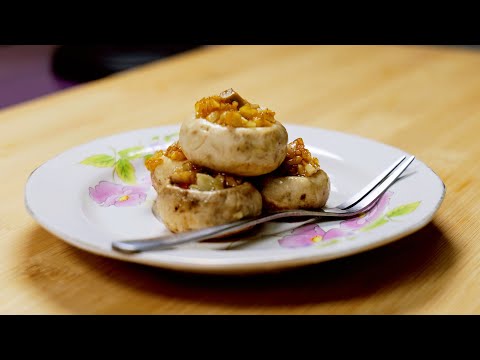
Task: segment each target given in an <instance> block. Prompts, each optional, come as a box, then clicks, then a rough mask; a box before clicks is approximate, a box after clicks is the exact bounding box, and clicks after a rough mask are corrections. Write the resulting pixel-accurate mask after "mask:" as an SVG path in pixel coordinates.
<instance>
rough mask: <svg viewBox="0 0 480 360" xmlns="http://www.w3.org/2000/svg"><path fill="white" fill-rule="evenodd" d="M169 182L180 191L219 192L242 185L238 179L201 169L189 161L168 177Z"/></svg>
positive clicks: (241, 181)
mask: <svg viewBox="0 0 480 360" xmlns="http://www.w3.org/2000/svg"><path fill="white" fill-rule="evenodd" d="M170 181H171V182H172V184H174V185H176V186H178V187H181V188H182V189H195V190H200V191H212V190H221V189H226V188H230V187H235V186H237V185H240V184H242V183H243V180H242V179H240V178H236V177H233V176H231V175H227V174H224V173H217V172H215V171H212V170H210V169H207V168H201V167H199V166H197V165H195V164H193V163H192V162H191V161H187V162H185V163H183V164H182V166H181V167H179V168H177V169H176V170H175V171H174V173H173V174H172V175H171V176H170Z"/></svg>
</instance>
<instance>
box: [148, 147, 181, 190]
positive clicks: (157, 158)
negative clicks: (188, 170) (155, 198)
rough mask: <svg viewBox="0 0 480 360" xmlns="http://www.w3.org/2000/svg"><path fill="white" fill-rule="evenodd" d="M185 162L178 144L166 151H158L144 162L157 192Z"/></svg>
mask: <svg viewBox="0 0 480 360" xmlns="http://www.w3.org/2000/svg"><path fill="white" fill-rule="evenodd" d="M186 161H187V158H186V157H185V154H184V153H183V151H182V149H181V147H180V146H179V145H178V142H175V143H173V144H172V145H170V146H169V147H168V148H167V150H166V151H163V150H159V151H157V152H155V153H154V154H153V155H152V156H151V157H150V158H148V159H147V160H145V167H146V168H147V169H148V170H149V171H150V175H151V178H152V185H153V187H154V188H155V190H156V191H157V192H158V191H159V190H160V188H161V187H163V186H164V185H166V183H167V180H168V178H169V177H170V175H172V174H173V173H174V171H175V170H176V169H177V168H181V167H182V165H183V164H184V163H185V162H186Z"/></svg>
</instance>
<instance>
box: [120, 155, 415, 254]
mask: <svg viewBox="0 0 480 360" xmlns="http://www.w3.org/2000/svg"><path fill="white" fill-rule="evenodd" d="M406 158H407V156H402V157H401V158H400V159H398V160H397V161H395V162H394V163H393V164H392V165H390V166H389V167H388V168H387V169H385V170H384V171H383V172H382V173H381V174H379V175H378V176H377V177H375V179H373V180H372V181H371V182H370V183H369V184H368V185H366V186H365V187H364V188H363V189H361V190H360V191H359V192H357V193H356V194H354V195H353V196H352V197H350V198H349V199H348V200H346V201H344V202H343V203H341V204H340V205H338V206H335V207H331V208H327V207H325V208H322V209H319V210H315V211H313V210H284V211H277V212H271V213H266V214H261V215H259V216H255V217H249V218H245V219H242V220H239V221H235V222H232V223H229V224H224V225H218V226H212V227H208V228H204V229H200V230H193V231H188V232H183V233H179V234H173V235H166V236H161V237H156V238H151V239H142V240H122V241H115V242H113V243H112V248H113V249H114V250H116V251H119V252H122V253H126V254H133V253H139V252H144V251H150V250H161V249H167V248H172V247H174V246H176V245H181V244H185V243H189V242H193V241H201V240H206V239H214V238H218V237H222V236H228V235H230V234H233V233H237V232H241V231H243V230H247V229H250V228H252V227H254V226H256V225H259V224H262V223H265V222H268V221H272V220H277V219H281V218H286V217H311V218H312V219H310V220H309V222H310V221H312V220H315V219H316V218H319V217H338V218H346V217H355V216H358V215H360V214H363V213H365V212H367V211H368V210H370V209H371V208H373V207H374V206H375V205H376V203H377V201H378V199H379V198H380V197H381V196H382V195H383V194H384V193H385V191H387V189H388V188H389V187H390V186H391V185H392V184H393V183H394V182H395V180H397V179H398V177H399V176H400V175H402V173H403V172H404V171H405V170H406V169H407V167H408V166H409V165H410V164H411V163H412V161H413V160H414V159H415V156H410V157H409V158H408V159H407V160H405V159H406Z"/></svg>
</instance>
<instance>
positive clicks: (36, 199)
mask: <svg viewBox="0 0 480 360" xmlns="http://www.w3.org/2000/svg"><path fill="white" fill-rule="evenodd" d="M286 128H287V131H288V134H289V141H292V140H293V139H295V138H297V137H303V139H304V141H305V144H306V146H307V147H308V148H309V149H310V150H311V151H312V153H313V154H314V155H315V156H317V157H318V158H319V160H320V165H321V167H322V168H323V169H324V170H325V171H326V172H327V174H329V176H330V179H331V195H330V198H329V201H328V203H327V205H329V206H333V205H337V204H339V203H340V202H342V201H343V200H344V199H346V198H347V197H349V196H350V195H352V194H353V193H355V192H356V191H357V190H359V189H360V188H362V187H363V186H364V185H366V184H367V183H368V182H369V181H370V180H371V179H373V178H374V177H375V176H376V175H377V174H378V173H379V172H380V171H381V170H383V169H384V168H386V167H387V165H389V164H391V163H392V162H393V161H394V160H396V159H397V158H398V157H399V156H401V155H404V154H406V153H405V152H403V151H401V150H399V149H396V148H393V147H391V146H388V145H385V144H381V143H378V142H374V141H371V140H368V139H365V138H361V137H358V136H353V135H348V134H344V133H340V132H334V131H327V130H323V129H318V128H310V127H303V126H293V125H286ZM178 130H179V127H178V126H165V127H158V128H152V129H142V130H138V131H132V132H127V133H122V134H118V135H114V136H111V137H107V138H101V139H97V140H95V141H92V142H90V143H88V144H84V145H81V146H78V147H75V148H73V149H70V150H68V151H66V152H64V153H62V154H60V155H59V156H57V157H55V158H54V159H51V160H50V161H48V162H46V163H45V164H43V165H42V166H40V167H39V168H37V169H36V170H35V171H34V172H33V173H32V174H31V176H30V178H29V179H28V181H27V184H26V189H25V203H26V206H27V209H28V210H29V212H30V214H31V215H32V216H33V217H34V218H35V219H36V221H38V223H39V224H40V225H41V226H43V227H44V228H45V229H47V230H48V231H50V232H51V233H53V234H55V235H56V236H58V237H59V238H61V239H63V240H64V241H66V242H67V243H69V244H71V245H73V246H76V247H78V248H81V249H84V250H86V251H89V252H92V253H95V254H98V255H104V256H107V257H112V258H117V259H121V260H126V261H132V262H137V263H143V264H148V265H153V266H158V267H163V268H170V269H177V270H186V271H194V272H204V273H246V272H261V271H269V270H277V269H283V268H288V267H296V266H300V265H306V264H312V263H319V262H322V261H326V260H330V259H335V258H339V257H344V256H347V255H352V254H355V253H359V252H362V251H365V250H369V249H372V248H375V247H378V246H381V245H385V244H387V243H390V242H392V241H394V240H397V239H399V238H401V237H403V236H406V235H408V234H410V233H412V232H414V231H417V230H418V229H420V228H421V227H423V226H424V225H426V224H427V223H428V222H429V221H430V220H431V219H432V217H433V215H434V213H435V212H436V211H437V209H438V207H439V206H440V204H441V202H442V200H443V197H444V194H445V187H444V185H443V183H442V181H441V180H440V178H439V177H438V176H437V175H436V174H435V173H434V172H433V171H432V170H431V169H429V168H428V167H427V166H426V165H425V164H424V163H422V162H421V161H420V160H418V159H417V160H415V161H414V162H413V163H412V164H411V165H410V167H409V169H407V172H406V173H405V176H404V177H403V178H401V179H399V180H398V181H397V182H396V183H395V184H394V185H393V186H392V187H391V188H390V191H389V192H388V193H387V194H386V195H385V196H384V198H383V199H382V201H381V202H380V203H379V205H378V206H377V207H376V208H374V209H373V210H372V211H371V212H370V213H369V214H368V215H367V216H364V217H362V218H358V219H354V220H348V221H321V222H319V223H317V224H311V225H306V226H303V227H300V228H297V229H296V230H294V228H295V227H296V226H298V225H299V224H298V223H288V222H278V223H268V224H264V225H262V226H259V227H258V228H257V229H256V231H254V232H253V233H249V234H243V235H241V236H238V237H236V238H232V239H229V240H228V241H211V242H201V243H194V244H186V245H183V246H181V247H178V248H175V249H171V250H161V251H153V252H147V253H142V254H135V255H124V254H120V253H118V252H116V251H114V250H112V249H111V243H112V242H113V241H116V240H127V239H136V238H139V239H140V238H149V237H153V236H156V235H161V234H164V233H167V232H168V231H167V230H166V228H165V227H164V225H163V224H162V223H161V222H160V221H158V220H157V219H156V218H155V217H154V215H153V214H152V212H151V207H152V203H153V200H154V199H155V195H156V193H155V191H154V189H153V188H152V187H151V185H150V182H149V181H150V179H149V173H148V171H147V170H146V169H145V167H144V165H143V157H141V156H140V157H139V155H138V150H140V152H142V150H141V149H142V148H144V149H146V150H145V151H144V153H148V152H151V147H152V146H157V147H158V146H161V147H162V148H165V147H166V146H167V145H168V144H170V143H171V142H173V141H175V140H176V137H177V134H178ZM131 147H134V148H133V149H132V151H124V152H122V150H124V149H126V148H131ZM99 154H103V155H102V156H96V155H99ZM120 155H123V158H122V157H121V156H120ZM407 155H408V154H407ZM92 156H93V157H92ZM95 156H96V157H95ZM87 158H89V159H90V160H85V159H87ZM120 159H122V160H120ZM115 161H117V162H116V168H118V171H117V172H116V171H114V169H115V167H113V165H114V163H115ZM82 162H83V163H82ZM86 163H94V164H95V165H97V166H93V165H87V164H86ZM99 166H103V167H99ZM133 169H135V173H133ZM119 174H120V175H122V174H123V178H124V179H126V180H128V181H130V182H135V184H133V185H126V184H124V183H123V182H122V181H121V180H120V177H119Z"/></svg>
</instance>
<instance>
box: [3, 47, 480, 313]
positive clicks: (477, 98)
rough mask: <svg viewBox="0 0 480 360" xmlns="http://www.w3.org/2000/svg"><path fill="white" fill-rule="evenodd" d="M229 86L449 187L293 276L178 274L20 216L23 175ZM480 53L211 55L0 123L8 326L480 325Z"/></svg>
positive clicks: (210, 51)
mask: <svg viewBox="0 0 480 360" xmlns="http://www.w3.org/2000/svg"><path fill="white" fill-rule="evenodd" d="M229 87H233V88H235V89H236V90H237V91H239V92H240V93H241V94H244V95H245V96H246V97H247V98H250V99H258V102H261V103H262V104H267V105H268V106H269V107H270V108H272V109H274V110H275V111H276V112H277V115H278V119H279V120H280V121H282V122H287V123H292V124H304V125H309V126H317V127H322V128H325V129H333V130H339V131H345V132H349V133H354V134H358V135H361V136H366V137H369V138H371V139H375V140H378V141H381V142H384V143H387V144H390V145H393V146H396V147H399V148H401V149H403V150H405V151H407V152H409V153H412V154H414V155H416V156H417V157H418V158H419V159H420V160H422V161H423V162H425V163H426V164H427V165H429V166H430V167H431V168H432V169H433V170H434V171H435V172H436V173H437V174H438V175H439V176H440V177H441V178H442V180H443V181H444V183H445V185H446V188H447V194H446V197H445V200H444V202H443V204H442V206H441V207H440V209H439V211H438V212H437V214H436V215H435V217H434V219H433V221H432V222H431V223H430V224H429V225H427V226H426V227H425V228H423V229H422V230H420V231H418V232H417V233H415V234H413V235H410V236H408V237H406V238H403V239H401V240H399V241H396V242H394V243H392V244H390V245H387V246H384V247H381V248H378V249H376V250H372V251H369V252H365V253H362V254H358V255H355V256H351V257H348V258H343V259H339V260H334V261H331V262H327V263H322V264H317V265H314V266H309V267H305V268H301V269H296V270H293V271H288V272H283V273H277V274H265V275H255V276H245V277H217V276H206V275H192V274H185V273H176V272H172V271H168V270H161V269H156V268H150V267H147V266H142V265H136V264H130V263H125V262H121V261H117V260H111V259H107V258H103V257H99V256H96V255H93V254H90V253H87V252H84V251H81V250H78V249H76V248H73V247H71V246H69V245H67V244H66V243H64V242H63V241H61V240H60V239H59V238H56V237H55V236H53V235H51V234H50V233H48V232H47V231H45V230H43V229H42V228H41V227H40V226H39V225H38V224H37V223H36V222H35V221H34V220H33V219H32V218H31V217H30V216H29V215H28V213H27V212H26V210H25V207H24V186H25V182H26V180H27V177H28V175H29V174H30V173H31V171H32V170H34V169H35V168H36V167H37V166H39V165H41V164H42V163H43V162H45V161H47V160H48V159H50V158H52V157H53V156H55V155H57V154H59V153H61V152H63V151H65V150H67V149H69V148H71V147H73V146H75V145H78V144H81V143H85V142H88V141H91V140H93V139H95V138H97V137H101V136H105V135H110V134H113V133H118V132H123V131H128V130H134V129H138V128H144V127H153V126H159V125H165V124H178V123H179V122H181V121H182V120H183V119H184V118H185V116H187V115H188V114H190V113H191V111H192V109H193V104H194V102H195V101H196V100H197V99H199V98H201V97H203V96H206V95H210V94H215V93H218V92H220V91H221V90H224V89H226V88H229ZM479 135H480V53H477V52H474V51H468V50H457V49H455V50H453V49H445V48H435V47H420V46H412V47H399V46H373V47H372V46H231V47H207V48H202V49H198V50H195V51H193V52H191V53H186V54H182V55H179V56H176V57H172V58H170V59H168V60H162V61H159V62H157V63H154V64H150V65H147V66H144V67H141V68H138V69H135V70H132V71H128V72H125V73H123V74H118V75H115V76H112V77H109V78H105V79H102V80H99V81H96V82H93V83H89V84H86V85H84V86H79V87H76V88H72V89H69V90H65V91H63V92H61V93H57V94H54V95H51V96H46V97H43V98H39V99H37V100H34V101H31V102H28V103H25V104H22V105H19V106H14V107H11V108H7V109H5V110H3V111H1V112H0V170H1V179H2V182H1V185H0V199H1V202H0V288H1V289H2V290H1V291H0V313H2V314H480V265H479V264H480V236H479V226H480V205H479V204H480V192H479V185H478V184H479V174H480V165H479V164H480V142H479V139H478V138H479Z"/></svg>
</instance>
